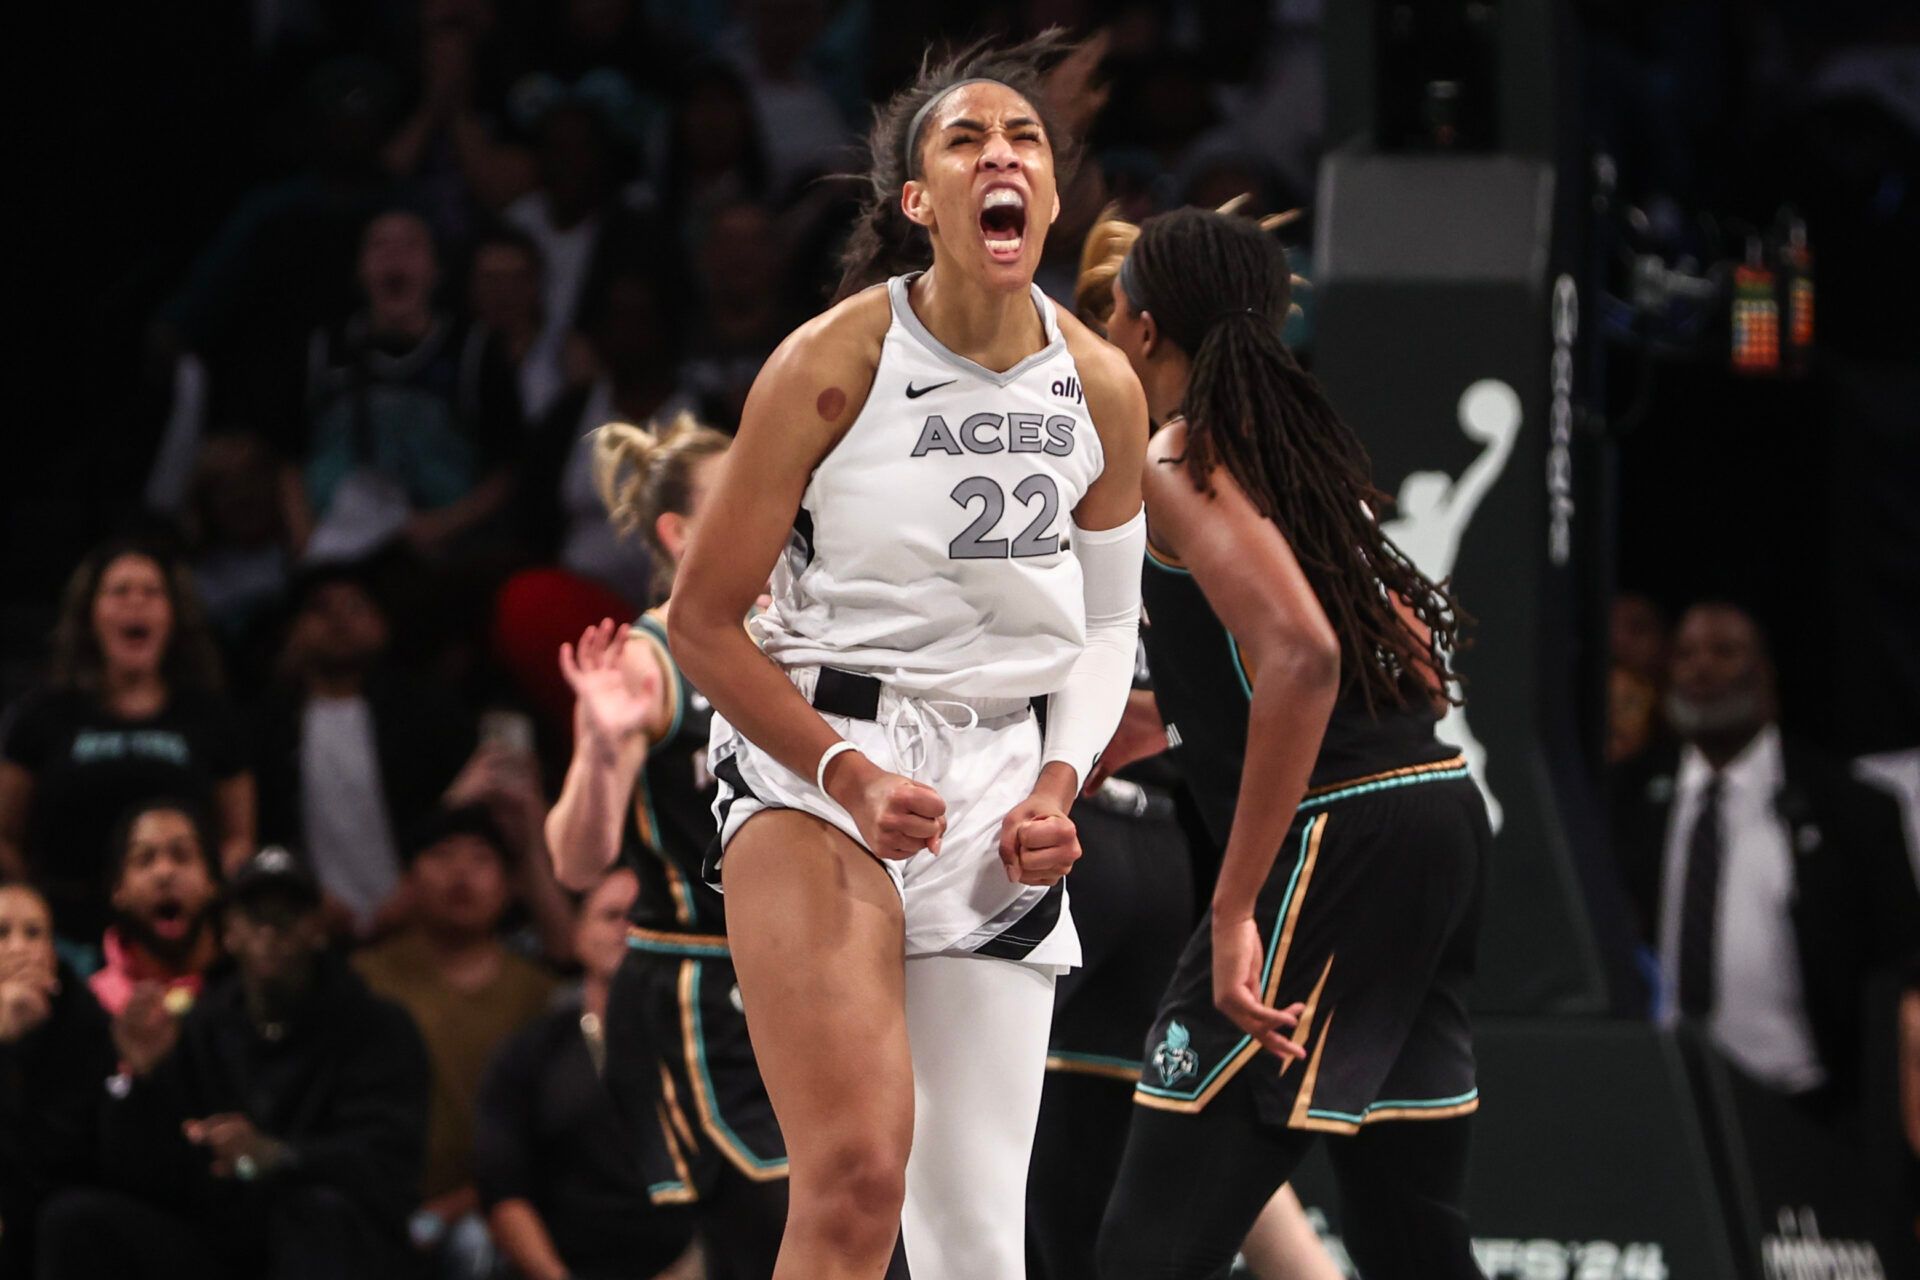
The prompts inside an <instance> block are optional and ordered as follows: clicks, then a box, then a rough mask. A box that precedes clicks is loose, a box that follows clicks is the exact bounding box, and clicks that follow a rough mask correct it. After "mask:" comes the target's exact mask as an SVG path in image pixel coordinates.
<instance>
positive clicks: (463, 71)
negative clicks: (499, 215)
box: [381, 0, 534, 235]
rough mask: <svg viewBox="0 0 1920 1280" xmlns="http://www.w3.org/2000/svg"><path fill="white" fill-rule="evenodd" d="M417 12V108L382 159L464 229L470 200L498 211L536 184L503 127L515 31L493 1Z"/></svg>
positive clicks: (451, 225) (448, 226) (434, 2)
mask: <svg viewBox="0 0 1920 1280" xmlns="http://www.w3.org/2000/svg"><path fill="white" fill-rule="evenodd" d="M418 13H419V23H418V29H417V30H418V35H417V40H418V49H419V57H420V62H419V73H418V80H417V85H416V93H415V100H414V106H413V110H412V111H411V112H409V113H408V114H407V116H406V118H405V120H404V121H402V122H401V124H400V127H399V128H398V129H396V130H394V132H393V134H392V136H391V137H389V138H387V140H386V143H385V146H384V147H383V148H382V150H381V159H382V160H383V162H384V163H385V165H386V168H387V169H388V171H389V172H391V173H392V174H393V175H394V176H396V177H404V178H407V179H410V181H411V185H412V186H414V187H415V188H416V189H418V190H420V191H421V192H422V193H423V194H424V195H425V197H426V199H427V200H428V201H429V202H430V203H431V204H432V205H433V207H434V221H435V223H436V225H438V226H439V227H441V229H442V230H444V231H445V232H447V233H448V234H451V235H461V234H464V232H465V230H466V226H465V223H466V219H467V215H468V213H469V211H470V205H471V203H473V202H477V203H478V204H479V205H480V206H481V208H483V209H492V210H498V209H500V208H503V207H505V205H506V204H507V203H508V202H509V201H511V200H513V199H514V198H515V197H516V196H519V195H520V194H521V193H522V192H524V191H526V190H527V188H529V187H531V186H532V185H533V177H534V173H533V159H532V157H531V156H530V155H529V154H528V153H527V149H526V148H525V147H524V146H521V145H519V144H518V143H517V142H516V141H515V140H514V139H513V138H511V137H510V136H508V131H507V128H506V119H505V117H506V115H507V110H506V98H507V94H508V84H509V80H510V77H511V75H512V72H511V70H510V69H509V67H508V57H509V48H508V46H509V45H510V44H511V43H512V40H511V33H509V32H507V31H503V30H502V26H501V24H500V22H499V20H498V14H497V13H496V12H495V6H494V4H493V3H492V0H424V2H423V3H421V4H420V5H419V6H418Z"/></svg>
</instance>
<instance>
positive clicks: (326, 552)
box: [287, 210, 521, 560]
mask: <svg viewBox="0 0 1920 1280" xmlns="http://www.w3.org/2000/svg"><path fill="white" fill-rule="evenodd" d="M358 273H359V283H360V288H361V290H362V292H363V294H364V296H365V303H366V305H365V308H364V309H363V310H361V311H359V312H356V313H355V314H354V315H353V316H351V317H350V318H349V319H348V320H347V321H346V323H345V324H344V325H342V326H339V327H337V328H335V327H329V328H324V329H322V330H320V331H319V332H317V333H315V335H314V338H313V342H312V345H311V348H310V352H309V355H310V383H309V396H308V418H307V438H306V440H305V442H304V447H303V448H302V449H301V450H299V454H300V456H302V457H303V458H304V459H305V462H304V469H303V474H302V476H301V481H302V483H300V484H298V485H293V484H290V485H288V486H287V494H288V504H289V513H288V524H289V526H290V527H291V529H292V531H293V534H294V538H295V542H296V543H297V544H298V545H299V546H301V547H302V548H303V549H304V551H305V553H306V555H307V556H308V558H310V559H314V560H323V559H325V560H337V559H357V558H359V557H361V556H364V555H366V554H367V553H369V552H371V551H373V550H374V549H376V548H378V547H380V546H382V545H383V544H385V543H386V542H388V541H389V540H390V539H392V538H394V537H396V536H399V535H404V536H405V538H406V541H407V543H408V544H409V545H410V546H411V547H412V548H413V550H414V551H416V552H418V553H420V554H421V555H423V556H427V557H429V558H447V557H449V556H452V555H454V554H456V553H457V552H458V551H459V550H461V548H462V542H463V540H465V539H469V538H471V537H472V536H473V535H475V534H476V533H477V532H478V531H479V530H480V529H481V527H482V526H483V525H484V524H485V522H486V521H487V520H488V519H490V518H491V517H492V516H493V515H494V514H495V513H496V512H498V511H499V510H500V508H501V506H502V505H503V504H504V503H505V502H506V500H507V498H508V496H509V494H510V493H511V491H512V483H513V482H512V475H511V471H510V469H509V467H508V465H507V464H508V459H509V457H510V455H511V452H512V451H513V450H514V449H515V448H517V447H518V445H519V443H520V424H521V416H520V393H519V388H518V387H517V386H516V385H515V383H514V374H513V366H512V364H511V363H510V362H509V360H508V359H507V354H506V351H505V349H504V348H503V347H502V345H501V343H500V341H499V339H498V338H497V337H495V336H494V335H492V334H490V333H489V332H488V331H487V330H486V329H485V328H483V327H481V326H479V325H477V324H474V323H472V322H471V321H469V320H467V319H465V318H463V317H459V316H454V315H450V314H448V313H447V312H445V311H443V310H441V309H440V308H439V307H438V306H436V304H435V300H434V294H435V290H436V289H437V288H438V287H439V284H440V260H439V255H438V253H437V251H436V250H435V248H434V242H433V233H432V232H431V231H430V230H429V229H428V227H427V223H426V220H425V219H423V218H421V217H420V216H419V215H418V214H414V213H408V212H405V211H402V210H390V211H388V212H386V213H382V214H380V215H379V216H377V217H375V218H374V219H373V220H372V221H371V222H369V223H368V224H367V229H366V233H365V235H364V236H363V237H362V240H361V246H360V262H359V268H358Z"/></svg>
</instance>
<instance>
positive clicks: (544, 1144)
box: [474, 868, 693, 1280]
mask: <svg viewBox="0 0 1920 1280" xmlns="http://www.w3.org/2000/svg"><path fill="white" fill-rule="evenodd" d="M638 890H639V882H638V881H636V880H635V879H634V876H633V873H632V872H631V871H628V870H626V869H625V868H620V869H617V870H615V871H613V872H611V873H610V874H609V875H608V876H607V878H606V879H605V880H603V881H601V882H600V885H599V887H597V888H596V889H594V891H593V892H592V893H590V894H588V895H587V898H586V901H585V902H584V903H582V904H581V907H580V917H579V923H578V925H577V926H576V928H575V931H574V949H575V952H576V953H577V955H578V956H579V959H580V963H581V965H582V967H583V968H584V969H585V970H586V974H585V978H584V981H583V982H582V985H581V991H580V998H579V999H578V1000H577V1001H572V1000H570V1001H568V1002H567V1003H566V1004H565V1005H564V1006H562V1007H560V1008H557V1009H555V1010H553V1011H552V1012H550V1013H548V1014H546V1015H545V1016H544V1017H542V1018H541V1019H540V1020H539V1021H537V1022H535V1023H533V1025H531V1026H529V1027H527V1028H526V1029H525V1030H523V1031H520V1032H518V1033H516V1034H515V1035H514V1036H513V1037H512V1038H511V1039H509V1040H508V1041H507V1042H506V1043H505V1044H503V1045H502V1046H501V1047H500V1052H499V1053H498V1054H496V1055H495V1057H494V1059H493V1063H492V1065H491V1066H489V1067H488V1068H487V1074H486V1078H485V1080H484V1081H483V1082H482V1084H481V1088H480V1110H479V1119H478V1123H477V1125H476V1134H475V1144H474V1145H475V1155H474V1159H475V1165H476V1169H477V1173H478V1183H479V1189H480V1200H481V1204H482V1205H483V1206H484V1207H485V1209H486V1212H487V1221H488V1223H489V1224H490V1225H491V1226H492V1228H493V1238H494V1241H495V1243H496V1244H497V1245H498V1247H499V1249H500V1252H501V1253H502V1254H503V1255H504V1256H505V1258H506V1260H507V1261H508V1262H510V1263H511V1264H512V1265H513V1266H514V1267H515V1269H516V1270H517V1271H518V1273H519V1274H520V1275H522V1276H525V1277H527V1280H564V1278H565V1277H573V1278H574V1280H620V1278H623V1277H631V1276H653V1275H657V1274H658V1273H660V1272H662V1271H665V1270H666V1269H667V1267H669V1266H670V1265H672V1263H673V1262H674V1260H675V1259H676V1258H679V1257H680V1256H681V1255H682V1254H683V1253H685V1252H686V1250H687V1245H688V1243H689V1241H690V1240H691V1238H692V1230H693V1224H692V1222H691V1220H690V1219H689V1217H688V1215H687V1210H686V1209H685V1208H683V1207H679V1206H674V1207H664V1206H663V1207H655V1206H654V1205H653V1203H652V1202H651V1201H650V1200H649V1199H648V1197H647V1189H646V1187H645V1186H643V1185H642V1181H643V1180H642V1178H641V1175H640V1167H641V1166H640V1164H639V1162H637V1161H636V1160H635V1158H634V1150H633V1146H632V1144H633V1142H635V1141H636V1140H638V1139H637V1136H636V1135H634V1134H630V1133H628V1132H626V1131H625V1130H624V1128H623V1126H622V1125H621V1123H620V1119H619V1115H618V1113H617V1112H616V1111H615V1110H614V1107H613V1101H612V1099H611V1098H610V1097H609V1096H608V1094H607V1090H606V1087H605V1086H604V1085H603V1084H602V1083H601V1079H600V1077H601V1068H602V1064H603V1063H604V1062H605V1060H606V1042H605V1039H604V1031H603V1026H602V1024H603V1021H604V1019H605V1016H606V1011H607V988H608V985H609V984H610V983H611V982H612V981H613V974H614V971H615V970H616V969H618V968H619V967H620V961H621V960H622V959H623V958H624V957H625V955H626V950H627V919H626V913H627V909H628V908H629V907H631V906H632V905H633V898H634V894H635V893H636V892H638ZM649 1132H650V1133H651V1134H652V1136H653V1140H654V1141H658V1140H659V1138H658V1132H657V1131H655V1130H649ZM663 1156H664V1153H663Z"/></svg>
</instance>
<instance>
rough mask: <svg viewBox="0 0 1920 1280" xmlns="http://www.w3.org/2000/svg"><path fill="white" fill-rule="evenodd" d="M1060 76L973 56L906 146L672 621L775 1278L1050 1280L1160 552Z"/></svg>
mask: <svg viewBox="0 0 1920 1280" xmlns="http://www.w3.org/2000/svg"><path fill="white" fill-rule="evenodd" d="M1066 50H1067V47H1066V46H1065V45H1064V44H1063V42H1062V41H1061V40H1060V38H1059V37H1058V36H1056V35H1052V34H1049V35H1047V36H1043V37H1041V38H1039V39H1038V40H1036V41H1033V42H1031V43H1029V44H1026V45H1022V46H1020V47H1018V48H1013V49H990V48H985V47H982V46H975V47H973V48H971V49H969V50H967V51H965V52H964V53H962V54H960V55H959V56H957V57H955V58H952V59H950V60H949V61H946V62H944V63H941V64H939V65H936V66H928V67H927V68H925V69H924V70H923V71H922V74H921V76H920V78H919V80H918V81H917V82H916V83H915V84H914V85H913V86H912V87H911V88H910V89H908V90H906V91H905V92H903V93H901V94H900V95H898V96H897V97H896V98H894V99H893V101H892V102H890V103H888V104H887V106H886V107H885V108H883V109H882V111H881V112H880V114H879V117H878V119H877V122H876V124H875V127H874V131H873V135H872V146H873V170H872V194H871V196H870V199H869V204H868V207H867V209H866V212H865V215H864V217H863V219H862V221H861V222H860V224H859V226H858V228H857V230H856V232H855V234H854V237H853V239H852V240H851V241H850V243H849V246H848V250H847V272H846V279H845V281H844V283H843V288H842V293H843V294H850V296H847V297H846V298H845V300H844V301H842V302H841V303H840V304H839V305H837V306H835V307H833V308H832V309H831V310H829V311H828V312H826V313H825V314H824V315H822V316H820V317H819V318H818V319H816V320H814V321H812V322H811V323H809V324H807V325H805V326H803V327H802V328H801V329H799V330H798V331H797V332H796V333H794V334H793V335H792V336H791V337H790V338H788V339H787V341H786V342H784V343H783V344H782V345H781V347H780V348H779V350H777V351H776V352H775V353H774V355H773V356H772V358H771V359H770V360H769V361H768V363H767V365H766V367H765V368H764V369H763V370H762V372H761V374H760V377H759V379H758V381H757V382H756V383H755V385H754V388H753V391H752V393H751V395H750V396H749V398H748V401H747V406H746V412H745V415H744V417H743V419H742V422H741V427H740V434H739V437H738V439H737V441H736V443H735V445H734V447H733V449H732V451H731V453H730V455H729V458H728V463H727V466H726V467H725V469H724V470H723V471H722V472H721V475H720V478H719V481H718V483H717V485H716V486H715V488H714V491H713V493H712V495H711V497H710V499H709V505H708V508H707V510H706V512H705V513H704V514H703V515H702V517H701V522H700V529H701V532H700V533H699V534H698V535H697V536H696V537H695V540H694V543H693V548H692V552H691V554H690V555H689V556H688V558H687V560H686V563H685V564H684V566H683V567H682V571H681V574H680V578H679V584H678V590H677V594H676V596H675V601H674V607H673V611H672V613H671V615H670V617H669V623H668V625H669V629H670V631H671V633H672V637H673V648H674V651H675V652H676V653H677V654H679V655H680V659H681V662H682V663H683V664H684V665H685V667H686V669H687V672H688V674H689V675H690V676H691V677H692V678H693V681H694V683H695V684H696V685H698V686H699V687H700V688H701V690H702V691H704V692H705V693H706V695H707V696H708V697H709V698H711V699H712V700H713V705H714V709H715V713H716V714H715V718H714V731H713V748H712V753H711V759H712V768H713V771H714V773H715V775H716V776H717V777H718V779H719V781H720V801H719V804H718V806H717V811H718V813H719V815H720V820H721V852H722V856H723V859H724V860H723V862H722V863H721V868H722V870H723V874H724V883H725V887H726V896H727V931H728V936H729V938H730V940H731V942H732V950H733V959H734V964H735V965H736V967H737V968H738V971H739V975H740V990H741V995H742V997H743V999H744V1001H745V1007H746V1014H747V1020H748V1024H749V1026H750V1027H751V1028H752V1032H753V1045H754V1049H755V1052H756V1054H757V1055H758V1057H759V1060H760V1069H761V1073H762V1075H763V1077H764V1078H765V1080H766V1082H767V1091H768V1093H769V1094H770V1095H771V1096H772V1098H773V1104H774V1109H775V1111H776V1112H777V1113H778V1115H779V1118H780V1127H781V1129H782V1130H783V1132H784V1133H785V1135H786V1140H787V1150H788V1153H789V1155H790V1158H791V1161H792V1166H791V1167H792V1178H791V1205H790V1208H789V1212H788V1218H787V1233H786V1239H785V1241H784V1243H783V1244H782V1247H781V1253H780V1266H779V1269H778V1271H777V1272H776V1274H777V1275H780V1276H783V1277H799V1276H805V1277H808V1278H809V1280H814V1278H816V1277H827V1276H864V1277H872V1276H877V1275H879V1274H880V1273H881V1271H882V1269H883V1268H884V1267H885V1265H886V1261H887V1257H888V1254H889V1251H890V1249H891V1248H892V1246H893V1241H894V1238H895V1236H896V1234H897V1233H898V1234H904V1238H905V1242H906V1253H907V1261H908V1264H909V1267H910V1269H911V1271H912V1273H913V1275H914V1276H915V1277H916V1280H942V1278H943V1277H953V1276H993V1277H996V1280H997V1278H998V1277H1007V1276H1018V1275H1020V1274H1021V1273H1022V1270H1023V1267H1022V1248H1023V1240H1022V1233H1023V1229H1024V1214H1023V1212H1022V1204H1023V1198H1024V1192H1025V1183H1026V1170H1027V1156H1028V1149H1029V1147H1030V1144H1031V1138H1032V1132H1033V1124H1034V1114H1035V1110H1036V1108H1037V1106H1038V1101H1039V1096H1040V1087H1041V1081H1042V1078H1043V1075H1044V1071H1045V1063H1046V1053H1047V1026H1048V1021H1049V1018H1050V1015H1051V1013H1052V1007H1053V981H1054V977H1055V975H1056V973H1057V972H1058V971H1059V969H1061V968H1062V967H1065V966H1069V965H1072V964H1073V963H1074V962H1075V961H1077V960H1078V958H1079V948H1078V942H1077V939H1076V937H1075V934H1074V931H1073V926H1072V922H1071V919H1070V917H1069V916H1068V913H1067V910H1066V895H1065V893H1064V891H1063V889H1062V887H1061V879H1062V877H1063V876H1064V875H1065V873H1066V871H1067V869H1068V868H1069V867H1070V866H1071V865H1072V862H1073V860H1074V858H1076V857H1077V856H1078V854H1079V847H1078V842H1077V840H1076V838H1075V835H1074V829H1073V825H1072V823H1071V822H1070V821H1069V820H1068V818H1067V807H1068V806H1069V804H1071V802H1072V799H1073V796H1074V795H1075V793H1076V792H1077V791H1078V790H1079V786H1080V779H1081V778H1083V777H1084V776H1086V775H1087V773H1088V771H1089V768H1090V766H1091V763H1092V760H1093V757H1094V755H1095V753H1096V752H1097V751H1098V750H1099V749H1100V748H1101V747H1102V746H1104V745H1105V744H1106V741H1107V738H1108V737H1109V736H1110V735H1111V734H1112V732H1113V728H1114V725H1115V724H1116V723H1117V722H1118V720H1119V716H1120V710H1121V706H1122V704H1123V703H1124V701H1125V698H1126V694H1127V689H1128V685H1129V682H1130V678H1131V674H1132V670H1133V655H1134V640H1135V635H1136V621H1137V617H1138V611H1139V584H1140V570H1139V565H1140V559H1141V555H1142V549H1143V546H1144V539H1145V526H1144V516H1143V514H1142V512H1141V505H1140V490H1139V475H1140V463H1141V458H1142V455H1143V453H1144V449H1145V433H1146V405H1145V401H1144V399H1143V397H1142V396H1141V393H1140V389H1139V384H1138V383H1137V382H1136V381H1135V380H1134V378H1133V375H1132V373H1131V371H1130V370H1129V369H1128V368H1127V365H1126V362H1125V360H1124V359H1123V358H1121V356H1120V355H1119V353H1117V352H1115V351H1113V350H1112V349H1111V348H1109V347H1107V346H1106V345H1105V344H1103V343H1101V342H1100V341H1099V340H1098V339H1097V338H1095V337H1094V336H1093V335H1092V334H1090V333H1089V332H1087V330H1086V329H1085V328H1084V327H1083V326H1081V325H1080V324H1079V323H1078V322H1076V321H1075V320H1073V319H1072V318H1071V317H1070V316H1064V315H1060V314H1058V313H1057V312H1056V311H1055V309H1054V307H1053V306H1052V304H1051V303H1049V302H1048V301H1047V300H1046V298H1045V297H1044V296H1043V295H1042V294H1040V293H1039V291H1038V290H1036V289H1035V288H1034V287H1033V284H1032V281H1033V274H1034V269H1035V267H1036V266H1037V264H1038V262H1039V260H1040V254H1041V250H1042V248H1043V245H1044V241H1045V238H1046V234H1047V227H1048V224H1049V223H1051V222H1052V220H1053V218H1054V217H1055V215H1056V214H1057V212H1058V208H1059V205H1058V200H1057V197H1056V194H1055V193H1056V164H1057V163H1060V162H1061V161H1062V160H1064V158H1065V156H1066V153H1067V147H1066V141H1065V139H1064V138H1062V137H1061V136H1060V135H1059V134H1058V133H1057V132H1056V131H1055V130H1054V129H1053V128H1051V127H1050V125H1049V118H1048V112H1047V107H1046V103H1045V102H1044V101H1043V100H1042V96H1041V94H1040V91H1039V83H1038V81H1039V75H1040V72H1041V71H1042V69H1043V68H1044V67H1045V65H1047V63H1048V62H1049V61H1050V60H1053V59H1056V58H1058V57H1059V56H1061V55H1062V54H1064V53H1065V52H1066ZM914 265H917V266H920V267H923V268H924V270H919V271H916V272H913V273H911V274H903V275H894V276H893V277H892V278H891V279H888V280H886V283H885V285H884V286H883V287H877V288H868V289H865V290H864V291H861V292H857V293H855V292H852V291H853V290H855V289H859V288H860V287H861V286H863V285H866V284H868V283H869V282H870V281H874V280H878V279H881V278H883V277H885V276H886V275H887V274H888V273H889V272H891V271H896V270H901V269H904V268H906V267H909V266H914ZM776 562H777V563H776ZM769 570H771V571H773V574H774V577H773V603H772V606H771V608H770V609H769V610H768V611H767V612H766V613H765V614H763V615H761V616H760V617H759V618H757V619H756V620H755V623H754V630H755V632H756V634H757V636H758V637H759V639H760V641H761V647H760V648H756V647H755V645H754V644H753V642H752V640H751V639H750V638H749V637H748V636H747V635H746V634H745V633H744V632H743V631H742V630H741V628H740V617H741V615H742V613H743V612H744V611H745V610H746V608H747V606H748V605H749V604H751V603H752V601H753V600H754V598H755V596H756V594H757V593H758V592H759V591H760V590H761V588H762V584H764V583H765V582H766V580H767V574H768V572H769ZM1036 699H1045V700H1046V707H1047V716H1046V725H1045V728H1044V730H1043V729H1042V728H1041V726H1040V724H1039V720H1038V717H1037V715H1036V713H1035V710H1034V709H1033V705H1032V704H1033V703H1034V701H1035V700H1036ZM909 1152H911V1154H909ZM903 1202H904V1214H903V1212H902V1206H903Z"/></svg>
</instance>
